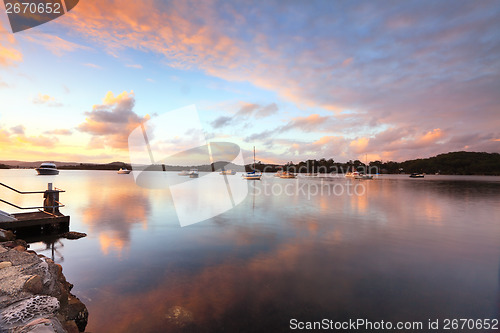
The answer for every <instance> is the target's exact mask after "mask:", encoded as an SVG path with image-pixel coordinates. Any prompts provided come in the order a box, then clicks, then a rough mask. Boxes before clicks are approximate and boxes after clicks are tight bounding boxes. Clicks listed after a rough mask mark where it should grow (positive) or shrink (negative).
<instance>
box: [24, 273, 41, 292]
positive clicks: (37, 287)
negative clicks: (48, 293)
mask: <svg viewBox="0 0 500 333" xmlns="http://www.w3.org/2000/svg"><path fill="white" fill-rule="evenodd" d="M42 289H43V283H42V278H41V277H40V276H39V275H33V276H32V277H30V278H29V279H28V280H26V282H25V283H24V286H23V290H24V291H27V292H30V293H32V294H40V293H41V292H42Z"/></svg>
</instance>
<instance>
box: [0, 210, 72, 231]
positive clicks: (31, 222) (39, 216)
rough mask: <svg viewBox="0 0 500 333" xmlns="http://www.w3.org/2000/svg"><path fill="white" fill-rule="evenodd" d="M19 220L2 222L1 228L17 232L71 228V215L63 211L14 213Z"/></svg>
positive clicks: (65, 229) (0, 223)
mask: <svg viewBox="0 0 500 333" xmlns="http://www.w3.org/2000/svg"><path fill="white" fill-rule="evenodd" d="M12 215H14V217H15V218H16V219H17V221H8V222H0V229H6V230H12V231H14V232H16V233H19V232H21V233H25V232H33V231H38V232H39V231H61V232H65V231H67V230H69V216H66V215H63V214H61V213H56V214H54V215H52V214H48V213H47V212H43V211H39V212H30V213H18V214H12Z"/></svg>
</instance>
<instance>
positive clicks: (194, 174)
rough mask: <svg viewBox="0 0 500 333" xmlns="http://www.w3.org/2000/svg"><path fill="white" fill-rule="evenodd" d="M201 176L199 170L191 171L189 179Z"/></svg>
mask: <svg viewBox="0 0 500 333" xmlns="http://www.w3.org/2000/svg"><path fill="white" fill-rule="evenodd" d="M199 175H200V174H199V172H198V169H191V170H189V178H198V176H199Z"/></svg>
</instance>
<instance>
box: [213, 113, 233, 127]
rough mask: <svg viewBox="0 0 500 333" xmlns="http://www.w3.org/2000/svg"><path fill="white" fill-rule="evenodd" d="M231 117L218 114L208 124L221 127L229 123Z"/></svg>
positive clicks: (231, 119)
mask: <svg viewBox="0 0 500 333" xmlns="http://www.w3.org/2000/svg"><path fill="white" fill-rule="evenodd" d="M233 119H234V117H227V116H220V117H218V118H217V119H215V120H214V121H212V122H211V123H210V124H211V125H212V127H213V128H221V127H224V126H227V125H229V124H230V123H231V122H232V121H233Z"/></svg>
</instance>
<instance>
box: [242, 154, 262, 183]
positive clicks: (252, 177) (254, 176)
mask: <svg viewBox="0 0 500 333" xmlns="http://www.w3.org/2000/svg"><path fill="white" fill-rule="evenodd" d="M253 169H254V171H252V172H247V173H244V174H243V175H242V176H243V178H244V179H248V180H260V178H261V177H262V173H260V172H255V146H254V147H253Z"/></svg>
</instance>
